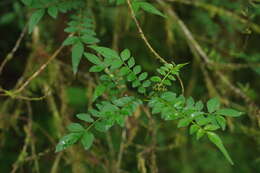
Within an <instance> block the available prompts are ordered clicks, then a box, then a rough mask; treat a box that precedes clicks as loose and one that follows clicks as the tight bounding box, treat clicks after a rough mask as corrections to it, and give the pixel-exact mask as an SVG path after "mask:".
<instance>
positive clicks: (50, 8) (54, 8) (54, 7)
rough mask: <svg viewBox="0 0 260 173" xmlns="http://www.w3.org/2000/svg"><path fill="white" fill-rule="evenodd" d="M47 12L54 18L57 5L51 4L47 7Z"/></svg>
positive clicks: (56, 12) (56, 13)
mask: <svg viewBox="0 0 260 173" xmlns="http://www.w3.org/2000/svg"><path fill="white" fill-rule="evenodd" d="M48 14H49V15H50V16H51V17H53V18H56V17H57V15H58V8H57V6H51V7H49V8H48Z"/></svg>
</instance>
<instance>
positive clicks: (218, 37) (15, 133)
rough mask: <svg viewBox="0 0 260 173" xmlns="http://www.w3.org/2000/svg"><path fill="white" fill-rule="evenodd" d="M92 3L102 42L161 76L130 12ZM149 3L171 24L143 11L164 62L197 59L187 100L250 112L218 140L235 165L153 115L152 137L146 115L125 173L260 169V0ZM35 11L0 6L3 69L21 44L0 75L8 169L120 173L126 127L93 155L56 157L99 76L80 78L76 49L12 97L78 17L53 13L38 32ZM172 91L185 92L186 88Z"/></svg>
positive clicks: (0, 166)
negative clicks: (30, 27)
mask: <svg viewBox="0 0 260 173" xmlns="http://www.w3.org/2000/svg"><path fill="white" fill-rule="evenodd" d="M88 1H89V2H88V3H89V9H90V11H91V13H92V14H93V15H94V19H95V22H96V32H97V35H98V38H99V39H100V40H101V42H100V43H99V44H100V45H103V46H107V47H111V48H113V49H115V50H122V49H124V48H129V49H130V50H131V52H133V54H134V56H135V57H136V61H137V63H138V64H140V65H142V67H143V68H144V69H145V70H146V71H148V72H149V73H150V74H154V73H155V69H156V68H157V67H159V66H160V62H158V61H157V60H156V59H155V58H154V56H153V54H151V53H150V51H149V50H148V49H147V47H146V46H145V44H144V42H143V41H142V40H141V39H140V36H139V34H138V31H137V28H136V26H135V24H134V22H133V20H132V18H131V16H130V12H129V10H128V8H127V6H126V5H124V4H122V5H118V6H116V5H115V3H114V2H113V1H112V0H110V1H107V0H88ZM149 2H151V3H152V4H153V5H154V6H156V7H157V8H158V9H159V10H160V11H161V12H162V13H164V14H165V15H166V16H167V18H162V17H160V16H156V15H151V14H149V13H145V12H139V13H138V14H137V19H138V21H139V22H140V25H141V27H142V29H143V31H144V33H145V35H146V37H147V38H148V40H149V42H150V43H151V44H152V45H153V47H154V48H155V49H156V51H157V52H159V53H160V55H161V56H162V57H164V58H165V59H166V60H167V61H168V62H172V61H174V62H175V63H185V62H188V63H189V64H188V65H187V66H185V67H184V68H183V69H182V72H181V78H182V79H183V82H184V87H185V96H187V97H189V96H193V97H194V98H195V99H196V100H202V101H204V102H205V101H206V100H208V99H209V98H211V97H218V98H220V100H221V102H222V104H223V105H226V106H230V107H233V108H235V109H238V110H240V111H243V112H245V114H244V115H243V116H242V117H240V118H236V119H233V118H230V119H228V120H227V122H228V127H227V130H226V131H225V132H222V133H220V134H219V135H220V136H221V137H222V139H223V141H224V144H225V146H226V148H227V150H228V151H229V153H230V155H231V157H232V158H233V160H234V163H235V165H234V166H231V165H230V164H229V163H228V162H227V161H226V160H225V158H224V157H223V156H222V154H221V153H220V152H219V151H218V150H217V149H216V148H215V147H214V146H213V145H212V144H210V143H209V142H208V141H207V140H206V139H202V140H201V141H196V139H193V138H192V137H191V136H189V134H188V131H187V129H177V127H176V123H175V122H163V121H161V120H160V118H158V117H155V124H156V125H154V128H156V130H155V131H153V134H151V130H150V129H148V128H147V125H148V122H147V119H146V118H145V116H144V115H143V113H142V111H141V110H140V111H138V112H136V115H135V118H134V119H132V120H131V122H130V123H129V125H128V126H127V128H126V129H125V130H126V131H125V132H126V133H127V137H128V140H129V142H130V143H129V145H128V146H127V148H126V149H125V152H124V155H123V159H122V170H121V172H126V173H127V172H128V173H138V172H142V171H147V172H154V173H155V172H156V171H157V172H159V173H174V172H177V173H258V172H260V129H259V127H260V107H259V101H260V97H259V95H260V47H259V46H260V44H259V43H260V1H258V0H158V1H152V0H151V1H149ZM32 11H33V10H32V9H29V8H27V7H25V6H24V5H23V3H22V2H21V1H19V0H1V2H0V62H1V64H2V63H3V62H4V61H5V59H6V58H8V55H10V52H11V50H12V49H13V47H14V46H15V45H16V42H17V40H18V39H19V37H21V38H22V39H21V42H20V44H19V46H18V47H17V50H16V51H15V52H14V54H13V56H12V58H11V59H10V60H8V61H7V63H6V65H5V66H4V67H3V68H2V67H1V71H0V86H1V90H0V94H1V96H0V172H1V173H8V172H13V173H14V172H17V173H30V172H35V173H40V172H41V173H45V172H46V173H60V172H62V173H71V172H73V173H85V172H89V173H103V172H114V169H115V168H114V165H115V162H116V157H117V153H118V151H119V146H120V141H121V133H122V129H121V128H120V127H114V128H113V129H111V130H110V131H109V133H107V134H96V135H97V136H99V137H98V140H96V141H95V143H94V146H93V147H92V149H91V150H89V151H85V150H84V149H83V148H82V147H81V146H80V145H76V146H73V147H70V148H69V149H68V150H66V151H64V152H61V153H55V152H54V150H55V145H56V144H57V142H58V139H59V138H60V137H61V136H63V135H64V134H65V133H66V128H65V126H66V125H68V124H69V123H71V122H75V121H77V120H76V119H75V116H74V115H75V114H76V113H79V112H85V111H86V110H87V109H88V108H89V107H90V106H91V99H90V98H91V97H92V94H93V90H94V88H95V86H96V84H97V75H95V74H90V73H88V68H89V65H90V64H89V63H88V62H87V61H86V60H82V62H81V64H80V68H79V72H78V74H77V75H76V76H75V75H73V73H72V68H71V54H70V47H66V48H64V49H63V50H62V52H61V53H60V54H59V55H58V57H57V58H56V59H54V60H53V61H52V62H51V63H50V64H49V65H48V66H47V67H46V69H44V70H43V71H42V73H41V74H40V75H38V76H37V77H36V78H35V79H33V80H32V81H31V82H30V84H29V85H28V86H26V88H24V89H23V91H21V92H20V93H19V95H16V96H13V95H12V94H9V95H7V96H6V93H4V92H3V89H5V90H14V89H17V88H19V86H21V84H23V83H24V82H25V81H26V80H28V78H29V77H30V76H31V75H32V74H33V73H34V72H35V71H37V70H38V69H39V67H40V66H41V65H42V64H44V63H45V62H46V61H47V60H48V58H49V57H50V56H51V55H52V54H53V52H54V51H55V50H56V49H57V48H58V47H59V46H60V45H61V44H62V42H63V40H64V39H65V38H66V37H67V34H66V33H65V32H64V28H65V27H66V22H67V21H68V19H69V15H70V13H73V11H71V12H70V13H66V14H59V16H58V18H57V19H56V20H53V19H52V18H51V17H49V16H45V17H44V18H43V20H42V21H41V22H40V24H39V25H37V27H36V28H35V29H34V31H33V33H32V34H31V35H30V34H28V31H27V30H26V28H25V27H26V23H27V22H28V20H29V17H30V15H31V14H32ZM24 28H25V29H24ZM205 58H206V59H208V60H210V61H211V62H212V63H207V62H205ZM172 90H173V91H176V92H178V93H180V92H181V89H180V85H179V83H178V82H176V83H175V84H174V86H173V88H172ZM39 97H40V98H39ZM30 98H39V99H36V100H31V99H30ZM154 133H155V134H154ZM151 138H155V139H151ZM152 140H156V143H157V144H156V145H157V148H156V151H155V152H154V153H153V154H150V153H149V152H147V149H149V146H150V144H151V141H152ZM155 161H156V163H155ZM144 167H145V168H146V170H143V168H144Z"/></svg>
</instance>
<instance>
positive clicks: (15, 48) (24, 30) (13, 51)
mask: <svg viewBox="0 0 260 173" xmlns="http://www.w3.org/2000/svg"><path fill="white" fill-rule="evenodd" d="M26 31H27V25H25V26H24V28H23V31H22V32H21V34H20V36H19V38H18V40H17V41H16V43H15V45H14V47H13V49H12V50H11V52H10V53H8V54H7V56H6V58H5V59H4V61H3V62H2V64H1V65H0V75H1V74H2V71H3V69H4V67H5V65H6V64H7V62H8V61H10V60H11V59H12V58H13V57H14V54H15V52H16V51H17V49H18V48H19V46H20V44H21V41H22V40H23V37H24V36H25V34H26Z"/></svg>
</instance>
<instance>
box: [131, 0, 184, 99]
mask: <svg viewBox="0 0 260 173" xmlns="http://www.w3.org/2000/svg"><path fill="white" fill-rule="evenodd" d="M127 4H128V7H129V9H130V12H131V17H132V18H133V20H134V22H135V24H136V27H137V30H138V32H139V34H140V36H141V38H142V39H143V41H144V43H145V44H146V46H147V47H148V48H149V49H150V51H151V52H152V53H153V54H154V55H155V58H156V59H158V60H159V61H160V62H161V63H163V64H168V62H167V61H165V60H164V59H163V58H162V57H161V56H160V55H159V54H158V53H157V52H156V51H155V50H154V48H153V47H152V45H151V44H150V43H149V41H148V40H147V38H146V37H145V35H144V32H143V30H142V28H141V26H140V24H139V22H138V20H137V18H136V17H135V13H134V10H133V7H132V4H131V0H127ZM173 64H174V65H175V63H174V62H173ZM177 79H178V80H179V82H180V85H181V89H182V94H183V95H184V85H183V82H182V80H181V78H180V77H179V76H178V75H177Z"/></svg>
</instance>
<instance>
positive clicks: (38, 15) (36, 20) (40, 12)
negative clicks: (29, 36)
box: [29, 9, 45, 33]
mask: <svg viewBox="0 0 260 173" xmlns="http://www.w3.org/2000/svg"><path fill="white" fill-rule="evenodd" d="M44 14H45V10H44V9H39V10H36V11H35V12H34V13H33V14H32V16H31V17H30V21H29V33H32V31H33V29H34V27H35V26H36V25H37V24H38V23H39V22H40V20H41V19H42V17H43V16H44Z"/></svg>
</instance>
